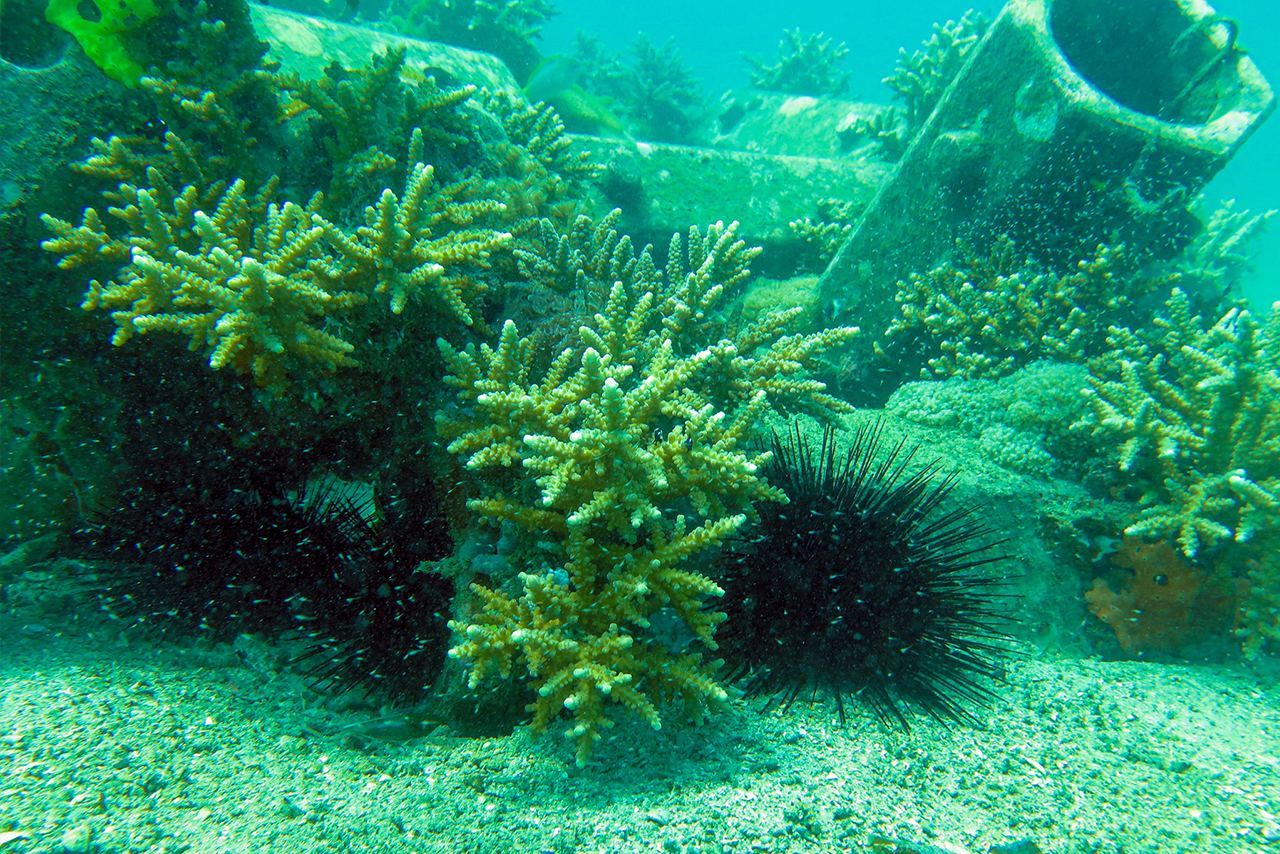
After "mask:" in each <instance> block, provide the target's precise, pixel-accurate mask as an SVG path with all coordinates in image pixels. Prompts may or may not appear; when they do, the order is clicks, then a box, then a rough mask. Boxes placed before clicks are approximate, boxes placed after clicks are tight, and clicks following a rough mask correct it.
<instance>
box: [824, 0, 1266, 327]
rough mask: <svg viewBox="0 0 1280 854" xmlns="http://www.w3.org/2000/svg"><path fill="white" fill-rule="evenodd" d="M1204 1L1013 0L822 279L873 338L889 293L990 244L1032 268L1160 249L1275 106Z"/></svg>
mask: <svg viewBox="0 0 1280 854" xmlns="http://www.w3.org/2000/svg"><path fill="white" fill-rule="evenodd" d="M1235 37H1236V31H1235V25H1234V23H1232V22H1231V21H1229V20H1227V19H1224V18H1222V17H1220V16H1217V15H1215V14H1214V12H1213V10H1212V9H1211V8H1210V7H1209V6H1208V5H1207V4H1206V3H1204V2H1203V0H1009V2H1008V4H1007V5H1006V6H1005V8H1004V10H1003V11H1002V12H1001V13H1000V15H999V17H998V18H997V19H996V21H995V22H994V23H993V24H992V26H991V28H990V30H989V31H988V32H987V34H986V36H985V37H984V38H983V40H982V41H981V42H980V43H979V44H978V45H977V46H976V47H975V48H974V49H973V51H972V54H971V55H970V58H969V60H968V62H967V63H966V65H965V67H964V68H963V69H962V70H961V71H960V73H959V74H958V75H957V77H956V79H955V80H954V81H953V82H952V84H951V85H950V87H949V88H948V89H947V91H946V92H945V93H944V94H943V96H942V98H941V99H940V101H939V103H938V106H937V107H936V109H935V110H934V112H933V114H932V115H931V116H930V117H929V119H928V120H927V121H926V122H925V124H924V126H923V127H922V128H921V130H920V132H919V133H918V134H917V135H916V137H915V138H914V139H913V140H912V141H911V142H910V144H909V146H908V148H907V151H906V153H905V154H904V155H903V158H902V160H901V162H900V164H899V166H898V168H897V170H896V172H894V174H893V175H892V176H891V177H890V178H889V179H888V180H887V181H886V183H885V184H884V186H882V187H881V188H880V191H879V193H878V194H877V196H876V198H875V199H874V201H872V202H871V204H870V205H869V206H868V208H867V209H866V210H865V211H864V213H863V215H862V217H861V219H860V220H859V222H858V223H857V224H856V227H855V229H854V231H853V233H852V234H851V235H850V237H849V239H848V241H847V242H846V243H845V245H844V246H843V247H842V248H841V250H840V252H839V253H838V254H837V256H836V258H835V259H834V261H833V262H832V264H831V265H830V267H829V268H828V269H827V271H826V272H825V274H824V275H823V278H822V286H821V290H822V298H823V301H824V304H825V305H828V306H833V307H838V308H839V311H838V312H837V316H838V319H839V320H841V321H842V322H855V323H857V324H859V325H860V326H862V327H863V328H864V329H871V330H877V331H878V330H881V329H884V328H885V326H886V325H887V324H888V322H889V320H890V318H891V316H892V315H893V312H894V302H893V294H894V290H895V284H896V283H897V282H898V281H899V280H901V279H905V278H906V277H907V276H908V275H909V274H910V273H912V272H923V271H926V270H929V269H931V268H932V267H933V266H935V265H936V264H938V263H939V262H941V261H942V260H944V259H945V256H946V255H947V254H948V253H949V252H950V251H951V249H952V247H953V246H954V244H955V241H956V240H957V239H963V240H965V241H966V242H967V243H969V245H970V246H971V247H972V249H974V250H975V251H977V252H979V253H980V252H981V251H982V250H983V249H985V248H986V247H987V246H989V245H990V244H991V242H992V241H993V240H994V239H995V238H996V237H998V236H999V235H1002V234H1008V235H1009V236H1011V237H1012V238H1013V239H1014V240H1015V241H1017V242H1018V244H1019V246H1020V248H1025V249H1026V250H1027V251H1028V252H1031V253H1034V254H1036V255H1037V256H1039V258H1040V259H1041V260H1042V261H1044V262H1046V263H1070V262H1071V261H1073V260H1075V259H1076V258H1078V257H1080V255H1081V253H1082V252H1088V251H1090V250H1091V249H1092V248H1093V247H1094V246H1095V245H1096V244H1097V243H1099V242H1102V241H1107V242H1125V243H1126V244H1127V245H1128V247H1129V249H1130V250H1131V251H1136V252H1150V253H1152V254H1154V255H1157V256H1159V255H1162V254H1163V255H1169V254H1172V253H1173V252H1175V251H1177V249H1179V248H1180V244H1179V240H1185V239H1186V238H1189V237H1190V235H1189V234H1186V235H1181V236H1179V235H1178V234H1177V229H1176V228H1171V226H1170V219H1169V218H1170V217H1175V218H1176V217H1177V216H1178V215H1179V214H1180V212H1181V205H1182V203H1183V202H1185V201H1186V200H1187V199H1188V198H1189V197H1191V196H1194V194H1195V193H1197V192H1198V191H1199V190H1200V188H1202V187H1203V186H1204V184H1205V183H1206V182H1208V181H1209V179H1210V178H1212V177H1213V176H1214V175H1215V174H1216V173H1217V172H1218V170H1219V169H1221V168H1222V167H1223V165H1225V164H1226V163H1227V161H1228V160H1230V158H1231V156H1232V155H1233V153H1234V152H1235V151H1236V149H1237V148H1238V147H1239V146H1240V145H1241V144H1242V143H1243V142H1244V141H1245V140H1246V139H1247V138H1248V136H1249V134H1250V133H1251V132H1252V131H1253V129H1254V128H1255V127H1257V126H1258V124H1259V123H1260V122H1261V121H1262V120H1263V119H1264V118H1266V116H1267V115H1268V114H1269V113H1270V112H1271V110H1272V109H1273V107H1274V99H1273V96H1272V92H1271V89H1270V87H1269V86H1268V85H1267V82H1266V81H1265V80H1264V79H1263V78H1262V76H1261V74H1260V73H1259V72H1258V69H1257V68H1256V66H1254V64H1253V62H1252V61H1251V60H1250V59H1249V58H1248V56H1247V55H1245V53H1244V52H1243V51H1241V50H1239V49H1238V48H1237V46H1236V41H1235Z"/></svg>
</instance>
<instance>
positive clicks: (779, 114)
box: [715, 90, 890, 158]
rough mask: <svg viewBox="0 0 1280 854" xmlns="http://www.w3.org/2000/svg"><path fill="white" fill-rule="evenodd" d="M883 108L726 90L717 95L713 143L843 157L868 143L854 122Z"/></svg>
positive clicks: (867, 120)
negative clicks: (717, 131)
mask: <svg viewBox="0 0 1280 854" xmlns="http://www.w3.org/2000/svg"><path fill="white" fill-rule="evenodd" d="M889 109H890V108H889V107H886V106H883V105H881V104H864V103H859V102H856V101H842V100H839V99H836V98H813V97H810V96H808V95H782V94H778V93H776V92H759V91H755V90H746V91H742V92H726V93H725V95H724V97H722V98H721V99H720V115H719V118H718V120H717V124H718V129H719V133H718V135H717V136H716V138H715V147H716V148H727V149H732V150H735V151H758V152H765V153H768V154H789V155H793V156H797V157H828V158H834V157H844V156H847V155H849V154H851V153H853V152H855V151H857V150H858V149H860V148H863V147H864V146H867V145H869V142H868V140H867V138H866V137H865V136H863V135H860V134H859V133H857V131H856V128H857V126H858V124H859V123H864V122H870V121H871V120H873V119H874V118H875V117H876V116H878V115H879V114H880V113H883V112H885V111H886V110H889Z"/></svg>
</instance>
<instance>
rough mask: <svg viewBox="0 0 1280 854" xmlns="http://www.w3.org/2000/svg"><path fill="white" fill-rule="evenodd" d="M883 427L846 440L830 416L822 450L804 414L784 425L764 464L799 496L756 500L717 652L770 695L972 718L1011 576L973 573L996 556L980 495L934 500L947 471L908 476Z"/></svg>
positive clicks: (885, 714) (998, 645) (885, 711)
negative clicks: (787, 430)
mask: <svg viewBox="0 0 1280 854" xmlns="http://www.w3.org/2000/svg"><path fill="white" fill-rule="evenodd" d="M880 440H881V426H880V424H879V423H876V424H875V425H874V426H871V427H863V428H860V429H859V430H858V431H857V432H856V434H855V435H854V438H853V442H852V443H851V444H850V446H849V448H848V449H847V450H846V451H845V452H844V453H840V452H839V451H838V449H837V442H836V438H835V435H834V433H833V431H832V430H831V429H830V428H827V429H826V430H824V431H823V434H822V445H821V447H820V448H818V450H817V452H816V454H815V453H814V450H813V448H812V447H811V446H810V444H809V442H808V441H806V440H805V438H804V437H803V436H802V435H801V433H800V429H799V427H796V428H795V429H794V431H793V432H792V433H791V434H789V435H788V437H787V439H786V441H783V440H782V439H780V438H779V437H778V436H777V435H776V434H775V436H774V439H773V459H772V460H771V461H770V463H769V464H768V467H767V470H766V472H765V474H766V477H767V478H768V479H769V482H770V483H772V484H773V485H774V486H777V487H779V488H780V489H781V490H782V491H783V492H785V493H786V495H787V497H788V498H789V499H790V500H789V502H788V503H786V504H782V503H773V504H768V505H766V506H764V507H762V508H761V510H760V516H761V518H760V522H759V524H758V525H757V526H756V527H755V529H754V535H753V536H751V537H750V538H749V541H748V542H747V543H746V544H745V546H744V547H743V548H742V549H741V550H740V551H739V552H738V553H737V554H736V555H735V556H734V559H733V565H732V566H731V568H730V570H729V572H728V573H727V578H726V579H725V582H724V588H725V596H724V600H723V607H724V609H725V611H726V613H727V615H728V618H727V620H726V621H725V623H724V625H723V626H722V627H721V630H720V632H719V636H718V640H719V641H720V646H721V649H722V652H723V654H724V656H725V658H726V660H727V661H728V662H729V665H730V673H731V675H732V676H734V677H738V678H741V679H742V682H743V686H744V689H745V691H746V693H747V694H748V695H769V696H771V697H772V698H773V699H771V701H770V703H772V702H773V701H774V700H779V701H781V702H783V703H784V704H785V705H789V704H791V703H792V702H794V701H795V700H796V699H798V698H800V697H802V696H806V695H807V696H808V697H810V698H816V697H817V696H819V695H830V696H832V697H834V699H835V701H836V706H837V708H838V709H839V713H840V719H841V720H842V721H843V720H844V700H843V698H844V697H846V696H850V697H857V698H859V699H861V700H863V701H865V702H866V703H867V704H868V705H869V706H870V707H871V708H872V709H873V710H874V711H875V713H876V714H877V716H879V717H880V718H881V720H884V721H888V722H892V723H897V724H899V725H900V726H902V727H903V728H904V729H905V728H907V727H908V720H907V713H906V711H907V709H908V708H909V707H916V708H918V709H920V710H922V711H924V712H926V713H927V714H929V715H930V716H932V717H934V718H936V719H938V720H941V721H944V722H946V721H951V720H959V721H965V722H971V723H972V722H976V717H975V715H974V712H973V708H974V706H975V705H976V706H982V705H985V704H986V703H987V702H988V701H989V700H990V698H991V690H990V687H989V685H990V682H991V681H992V680H999V679H1000V678H1001V677H1002V675H1003V670H1002V668H1001V667H999V666H998V664H997V661H996V660H997V658H998V657H999V655H1000V654H1001V653H1002V652H1004V651H1005V650H1006V649H1007V645H1006V643H1005V642H1006V640H1007V637H1006V635H1005V634H1004V633H1003V632H1002V631H1001V630H1000V628H999V626H1000V625H1001V624H1002V623H1003V622H1004V620H1005V618H1004V616H1003V613H1002V611H1003V609H1002V608H1001V605H1002V603H1003V602H1002V600H1003V597H1002V596H1000V594H998V593H996V592H995V590H994V587H995V585H997V584H998V583H999V582H1000V581H1001V579H999V578H997V577H993V576H992V575H989V574H986V573H983V572H979V571H978V570H979V568H981V567H983V566H985V565H987V564H991V563H994V562H996V561H998V560H1001V559H1002V556H1000V555H996V554H993V553H992V552H991V548H992V546H993V545H994V543H992V542H991V540H990V536H989V534H990V532H989V530H988V529H987V527H986V526H985V525H984V524H983V523H982V522H980V521H979V520H978V519H977V518H976V517H975V516H974V512H973V508H969V509H959V510H949V511H946V512H939V505H940V504H941V503H942V502H943V499H944V498H946V496H947V494H948V493H949V492H950V491H951V489H952V487H953V486H954V477H953V476H947V477H941V478H939V477H937V474H938V466H937V464H936V463H935V464H932V465H928V466H925V467H923V468H921V469H919V470H918V471H915V472H914V473H911V474H908V473H907V468H908V467H909V465H910V463H911V461H912V458H913V456H914V454H915V451H914V450H904V445H903V443H901V442H900V443H898V444H897V445H896V446H895V447H893V448H892V449H891V450H890V451H889V452H888V453H887V454H886V453H882V452H881V441H880Z"/></svg>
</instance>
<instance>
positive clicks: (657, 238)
mask: <svg viewBox="0 0 1280 854" xmlns="http://www.w3.org/2000/svg"><path fill="white" fill-rule="evenodd" d="M575 142H576V144H577V145H578V146H580V147H581V148H582V149H584V150H586V151H589V152H591V155H592V157H593V158H594V159H595V160H596V162H598V163H602V164H604V166H605V173H604V174H603V176H602V177H601V178H600V179H599V185H600V190H601V193H602V194H603V196H604V204H605V206H607V207H619V208H621V209H622V212H623V221H622V225H623V229H624V230H625V231H626V232H627V233H628V234H630V235H631V236H632V238H633V239H635V240H636V241H637V242H639V243H641V244H643V243H653V244H654V245H655V246H657V247H659V248H662V249H665V248H666V243H667V241H668V240H669V239H670V238H671V234H672V233H673V232H676V231H684V230H685V229H687V228H688V227H689V226H690V225H707V224H708V223H711V222H715V221H716V220H724V221H725V222H728V221H730V220H735V219H736V220H738V221H739V222H740V223H741V224H742V225H741V228H740V230H739V234H740V236H741V237H742V238H743V239H744V240H746V241H747V242H748V243H750V244H753V245H762V246H764V247H765V248H766V250H770V249H774V250H780V249H782V248H784V247H789V246H792V245H794V243H795V239H794V236H793V235H792V233H791V230H790V228H789V226H788V223H789V222H790V221H791V220H793V219H798V218H800V217H803V216H811V215H813V214H814V213H815V212H816V208H817V203H818V201H819V200H820V199H824V198H836V199H840V200H841V201H848V202H853V203H855V204H856V205H859V206H861V205H864V204H866V203H867V202H869V201H870V199H871V197H872V196H873V195H874V193H875V191H876V188H877V187H879V185H880V183H881V182H882V181H883V180H884V179H885V177H886V176H887V175H888V173H889V170H890V168H891V167H890V166H889V165H887V164H885V163H883V162H881V161H879V160H876V159H874V158H867V159H860V158H851V159H844V160H834V159H828V158H819V157H789V156H781V155H773V154H759V153H753V152H745V151H719V150H716V149H709V148H694V147H690V146H683V145H668V144H664V143H648V142H639V143H635V142H629V141H624V140H619V139H606V138H603V137H587V136H578V137H575ZM769 256H770V252H768V251H766V253H765V255H764V256H763V257H762V258H761V259H760V262H759V263H757V264H756V265H754V266H755V268H757V270H759V271H761V272H769V273H771V274H774V275H780V276H785V275H790V274H791V273H793V272H794V270H791V269H777V270H771V269H770V268H769V266H768V265H769V262H770V257H769ZM785 256H786V253H785V252H779V253H778V256H777V257H778V258H779V259H783V258H785Z"/></svg>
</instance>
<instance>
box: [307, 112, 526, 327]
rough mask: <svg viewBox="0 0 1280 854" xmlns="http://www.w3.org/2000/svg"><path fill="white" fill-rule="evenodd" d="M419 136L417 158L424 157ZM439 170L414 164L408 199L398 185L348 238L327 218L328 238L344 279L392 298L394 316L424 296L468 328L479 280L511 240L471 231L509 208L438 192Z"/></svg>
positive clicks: (452, 191) (453, 190) (414, 147)
mask: <svg viewBox="0 0 1280 854" xmlns="http://www.w3.org/2000/svg"><path fill="white" fill-rule="evenodd" d="M421 147H422V137H421V133H420V132H419V131H415V132H414V136H413V141H412V142H411V143H410V147H409V154H410V157H411V158H412V157H414V155H416V154H418V153H420V151H421ZM433 180H434V170H433V169H432V168H431V167H430V166H427V165H426V164H424V163H422V162H417V163H415V164H414V166H413V168H412V169H410V171H409V175H408V178H407V179H406V181H405V188H404V193H403V198H400V197H398V196H397V195H396V194H395V192H393V191H392V190H391V189H390V188H387V189H385V190H383V191H382V195H381V196H380V197H379V199H378V202H377V204H375V205H370V206H368V207H366V208H365V211H364V225H361V226H360V227H359V228H357V229H355V231H354V233H350V234H349V233H348V232H347V231H346V230H345V229H343V228H341V227H339V226H338V225H335V224H334V223H332V222H329V221H328V220H324V219H320V220H319V222H320V223H321V227H322V228H323V229H324V232H325V235H326V236H327V238H328V240H329V242H330V243H331V244H332V245H333V247H334V248H335V249H336V251H337V252H338V253H339V254H340V255H341V256H342V258H343V260H344V261H345V262H346V265H345V266H344V268H343V269H342V272H341V279H342V281H344V282H346V283H348V285H349V286H354V287H356V288H358V289H364V288H367V289H369V290H372V291H373V292H376V293H379V294H387V295H388V296H389V303H390V307H391V312H392V313H393V314H400V313H401V312H403V311H404V307H405V305H406V304H408V302H409V300H410V298H412V297H416V296H417V295H420V294H421V295H424V296H426V297H427V298H429V299H430V300H431V301H432V302H433V303H434V305H435V307H436V308H437V309H441V310H442V313H443V314H445V315H447V316H451V317H452V318H453V319H455V320H457V321H459V322H461V323H463V324H466V325H468V326H470V325H472V324H474V323H475V322H476V318H475V315H474V313H473V311H472V307H473V305H474V304H475V302H476V300H477V299H478V298H479V296H480V295H481V294H482V293H484V290H485V286H484V284H483V282H481V281H480V280H479V279H478V278H477V277H476V276H475V275H474V273H475V271H476V270H477V269H484V268H485V267H487V266H488V262H489V253H490V252H492V251H493V250H494V249H496V248H498V247H500V246H502V245H504V244H505V243H507V242H508V241H509V240H511V235H510V234H509V233H508V232H504V231H494V230H493V229H489V228H482V227H474V228H473V227H470V226H471V224H472V223H473V222H475V221H476V220H478V219H480V218H482V217H485V216H489V215H491V214H494V213H498V212H500V211H502V210H503V205H502V203H501V202H496V201H493V200H491V199H477V200H472V201H458V200H455V198H454V196H455V195H456V194H457V193H458V192H459V191H460V188H458V187H445V188H433Z"/></svg>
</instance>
